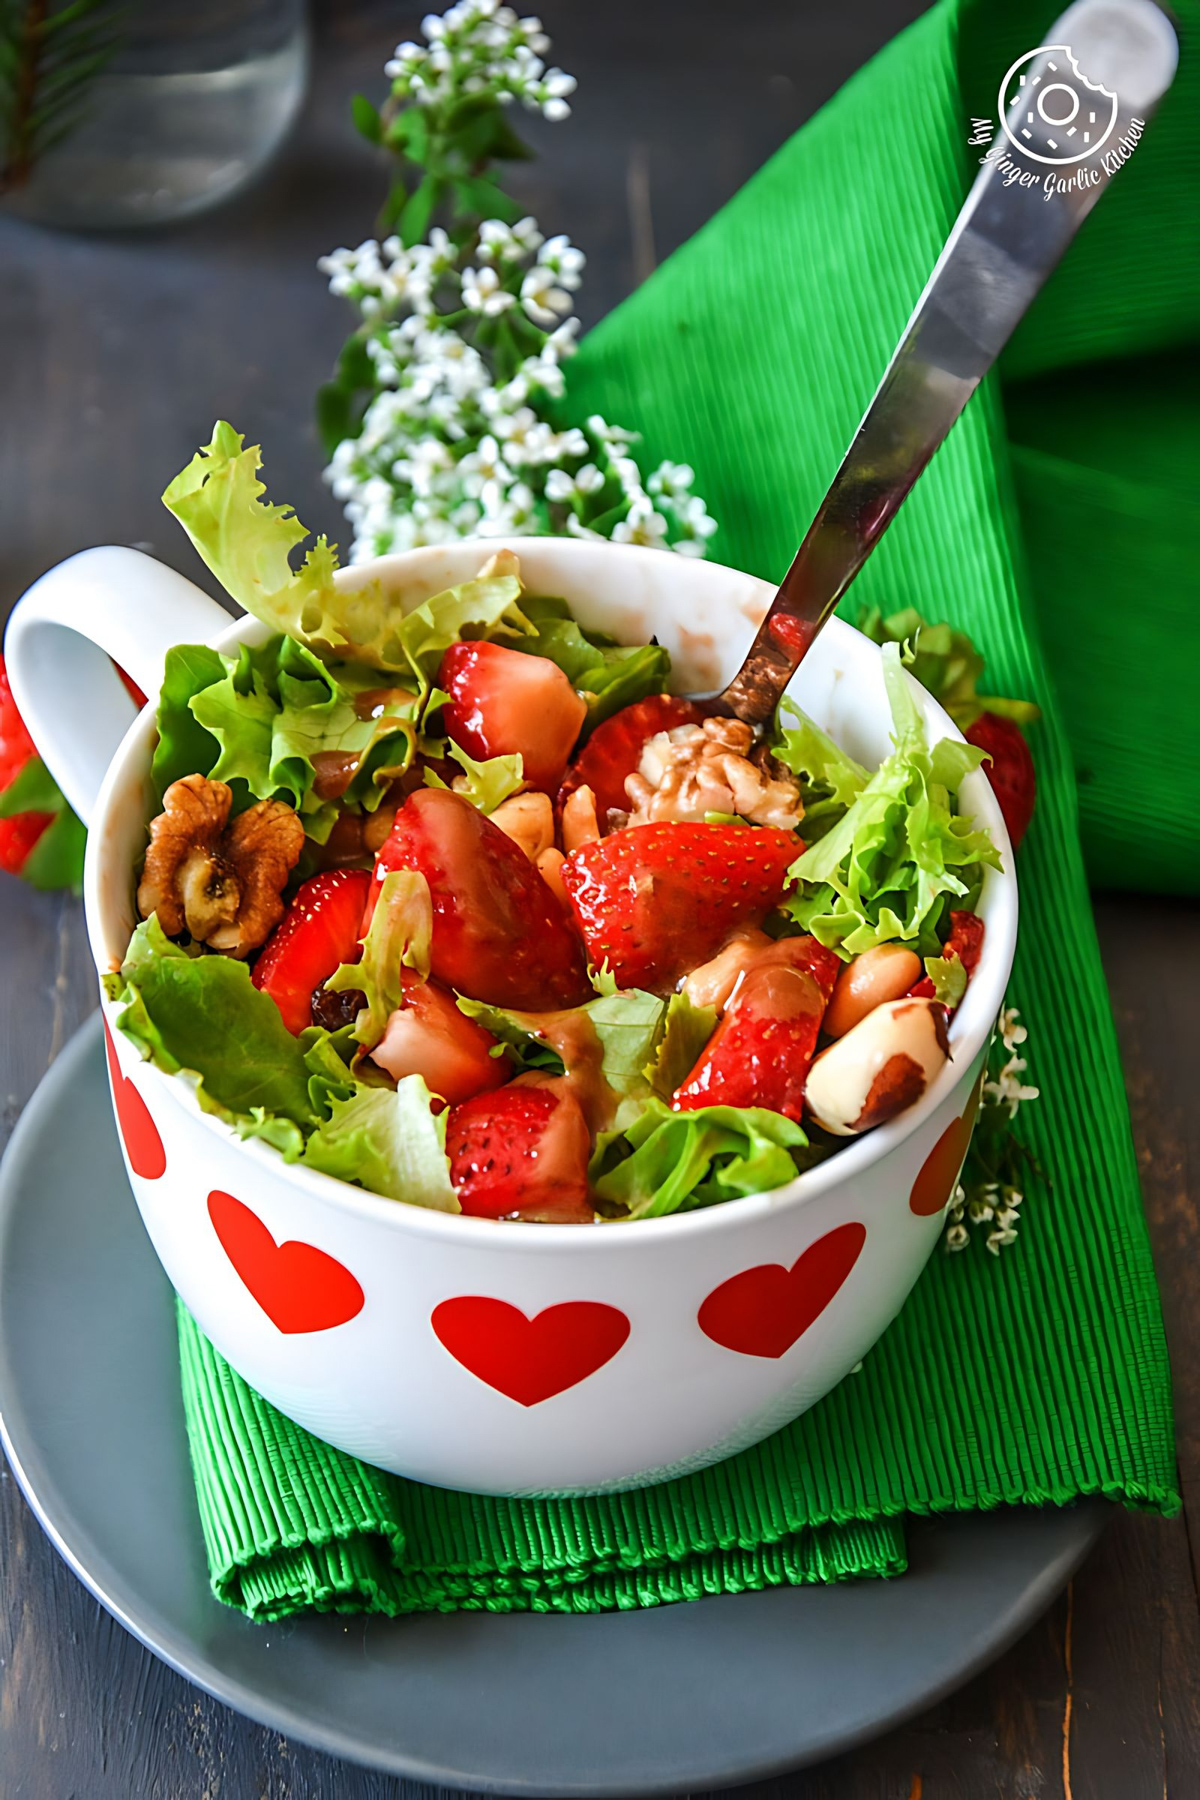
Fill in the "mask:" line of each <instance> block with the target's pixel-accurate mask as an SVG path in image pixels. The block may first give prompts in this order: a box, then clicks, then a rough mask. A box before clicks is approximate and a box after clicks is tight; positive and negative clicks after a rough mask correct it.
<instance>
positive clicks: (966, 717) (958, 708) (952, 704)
mask: <svg viewBox="0 0 1200 1800" xmlns="http://www.w3.org/2000/svg"><path fill="white" fill-rule="evenodd" d="M858 629H859V630H860V631H861V632H862V633H863V634H864V636H866V637H869V638H870V639H871V640H872V642H873V643H876V644H902V645H904V646H905V647H906V651H907V655H906V657H905V660H906V662H907V664H908V668H909V670H910V672H911V673H912V674H913V675H914V676H915V677H916V679H917V680H918V681H919V682H920V683H921V686H922V687H923V688H927V689H928V691H929V692H930V693H931V694H932V695H933V697H934V699H935V700H937V701H939V702H940V703H941V705H942V706H944V707H945V709H946V711H947V712H948V713H949V714H950V717H951V718H952V719H953V720H954V723H955V724H956V725H957V726H958V729H959V730H960V731H969V730H970V728H971V726H972V725H973V724H974V723H975V721H976V719H977V718H978V717H979V715H980V713H984V712H993V713H999V714H1000V715H1001V716H1002V717H1004V718H1006V719H1012V720H1014V721H1015V723H1016V724H1018V725H1028V724H1030V723H1031V722H1032V721H1033V720H1034V719H1037V718H1040V717H1041V713H1040V710H1039V708H1038V707H1036V706H1035V705H1034V704H1033V702H1032V701H1031V700H1011V699H1006V698H1005V697H1004V696H1003V695H1001V694H980V693H977V692H976V687H977V685H978V682H979V679H980V677H981V676H982V674H983V657H982V656H981V655H980V653H979V651H978V650H977V649H976V648H975V645H974V644H973V643H972V641H971V639H970V638H969V637H968V636H967V633H966V632H965V631H955V630H954V628H953V626H951V625H947V624H945V623H944V622H943V623H942V624H940V625H931V624H930V623H929V621H928V620H927V619H925V618H923V617H922V616H921V614H920V613H919V612H918V611H917V609H916V607H914V606H909V607H905V608H904V609H903V611H901V612H894V613H889V614H887V615H886V616H885V615H884V614H883V613H881V612H880V610H879V608H878V607H877V606H872V607H868V608H866V609H865V610H864V611H863V612H862V613H861V614H860V616H859V621H858Z"/></svg>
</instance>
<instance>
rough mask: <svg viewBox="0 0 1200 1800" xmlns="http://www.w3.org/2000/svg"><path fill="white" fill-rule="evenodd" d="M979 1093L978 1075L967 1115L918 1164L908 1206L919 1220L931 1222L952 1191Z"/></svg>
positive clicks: (980, 1078) (951, 1127)
mask: <svg viewBox="0 0 1200 1800" xmlns="http://www.w3.org/2000/svg"><path fill="white" fill-rule="evenodd" d="M982 1092H983V1076H982V1075H980V1077H979V1080H978V1081H977V1082H976V1083H975V1092H974V1093H973V1094H972V1095H971V1098H970V1099H969V1100H968V1101H967V1110H966V1112H965V1113H964V1114H963V1115H962V1118H961V1119H955V1120H953V1121H952V1123H951V1124H949V1125H947V1127H946V1129H945V1131H943V1133H942V1135H941V1137H940V1138H939V1139H938V1141H937V1143H936V1144H935V1145H934V1146H933V1149H932V1150H931V1151H930V1152H929V1155H928V1156H927V1157H926V1158H925V1161H924V1162H923V1163H922V1164H921V1168H920V1172H919V1173H918V1175H917V1179H916V1180H915V1181H914V1182H913V1184H912V1193H911V1194H910V1195H909V1196H908V1204H909V1207H910V1209H911V1210H912V1211H913V1212H915V1213H916V1215H917V1217H918V1218H919V1219H930V1218H932V1217H933V1215H934V1213H940V1212H941V1210H942V1208H943V1207H944V1206H945V1205H946V1202H947V1201H948V1200H949V1198H950V1196H951V1194H952V1193H953V1192H954V1184H955V1182H956V1181H957V1180H958V1177H959V1175H960V1173H961V1171H962V1166H963V1159H964V1158H965V1156H966V1154H967V1145H968V1144H969V1143H970V1142H971V1133H972V1131H973V1130H974V1129H975V1114H976V1113H977V1112H978V1111H979V1096H980V1094H981V1093H982Z"/></svg>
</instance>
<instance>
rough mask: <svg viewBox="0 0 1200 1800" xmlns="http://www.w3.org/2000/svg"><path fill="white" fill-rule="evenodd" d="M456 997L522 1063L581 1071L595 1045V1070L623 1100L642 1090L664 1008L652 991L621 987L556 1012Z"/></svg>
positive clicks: (644, 1085) (467, 1013)
mask: <svg viewBox="0 0 1200 1800" xmlns="http://www.w3.org/2000/svg"><path fill="white" fill-rule="evenodd" d="M455 998H456V999H457V1001H458V1005H459V1009H460V1011H462V1012H465V1013H466V1015H467V1017H468V1018H471V1019H477V1020H478V1021H479V1023H480V1024H481V1025H482V1026H483V1027H484V1028H485V1030H487V1031H490V1032H491V1033H492V1035H493V1037H496V1038H499V1040H500V1042H501V1043H502V1044H506V1045H508V1046H509V1048H510V1049H512V1050H514V1051H515V1052H516V1055H517V1059H518V1061H519V1062H520V1063H521V1065H522V1067H524V1068H539V1069H542V1070H543V1071H544V1072H545V1071H552V1072H553V1073H555V1074H559V1073H566V1074H568V1075H570V1074H573V1073H575V1072H576V1071H577V1070H580V1071H582V1069H583V1068H584V1066H585V1063H584V1060H583V1059H585V1058H586V1059H588V1060H590V1056H591V1054H592V1052H593V1046H598V1048H599V1057H600V1075H601V1077H602V1079H603V1080H604V1081H605V1082H606V1083H607V1085H608V1087H609V1088H610V1089H611V1090H612V1092H613V1093H614V1094H615V1095H616V1096H618V1097H619V1098H622V1099H624V1098H625V1097H627V1096H628V1095H631V1094H637V1093H640V1092H643V1091H645V1090H646V1082H645V1078H644V1076H643V1073H642V1071H643V1070H644V1068H645V1066H646V1064H647V1062H648V1061H649V1059H650V1056H651V1053H652V1051H653V1048H654V1044H655V1040H656V1039H657V1036H658V1032H659V1027H660V1024H661V1021H662V1016H663V1012H664V1006H663V1002H662V1001H661V1000H660V999H659V998H658V997H657V995H655V994H646V993H643V992H642V990H641V989H640V988H623V989H622V990H621V991H620V992H619V993H612V994H601V995H599V996H598V997H597V998H596V999H595V1000H589V1001H588V1002H587V1004H586V1005H584V1006H577V1007H572V1008H569V1009H567V1010H565V1011H563V1012H558V1013H533V1012H512V1011H509V1010H507V1009H506V1008H504V1007H500V1006H489V1005H488V1004H487V1003H486V1002H485V1001H482V1000H470V999H468V998H467V997H466V996H465V995H463V994H458V995H456V996H455ZM584 1023H586V1029H585V1030H583V1031H582V1032H581V1031H580V1026H581V1024H584ZM573 1052H575V1053H576V1057H575V1060H573ZM556 1065H557V1066H556Z"/></svg>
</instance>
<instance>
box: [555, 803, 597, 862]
mask: <svg viewBox="0 0 1200 1800" xmlns="http://www.w3.org/2000/svg"><path fill="white" fill-rule="evenodd" d="M599 836H600V825H599V822H598V820H597V818H596V796H595V794H593V792H592V790H591V788H590V787H587V786H584V787H577V788H576V789H575V792H574V793H573V794H571V795H570V796H569V798H568V799H567V801H566V802H565V804H564V806H563V809H562V840H563V849H564V850H565V851H566V853H567V855H568V856H570V854H571V852H572V851H573V850H582V849H583V846H584V845H585V844H594V843H595V841H596V839H597V838H598V837H599Z"/></svg>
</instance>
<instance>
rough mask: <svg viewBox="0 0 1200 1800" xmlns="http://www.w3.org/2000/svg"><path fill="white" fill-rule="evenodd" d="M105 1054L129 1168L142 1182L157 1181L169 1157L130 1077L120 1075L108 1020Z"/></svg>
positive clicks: (164, 1169)
mask: <svg viewBox="0 0 1200 1800" xmlns="http://www.w3.org/2000/svg"><path fill="white" fill-rule="evenodd" d="M104 1054H105V1056H106V1057H107V1059H108V1079H109V1080H110V1081H111V1083H112V1095H113V1105H114V1106H115V1108H116V1112H117V1125H118V1126H119V1128H120V1132H121V1140H122V1142H123V1143H124V1145H125V1154H126V1156H128V1158H129V1166H130V1168H131V1169H132V1170H133V1172H134V1174H135V1175H140V1176H141V1178H142V1180H143V1181H157V1180H158V1178H159V1176H160V1175H162V1174H164V1173H165V1171H166V1167H167V1153H166V1151H165V1150H164V1149H163V1141H162V1139H161V1137H159V1135H158V1126H157V1125H156V1124H155V1123H154V1120H153V1119H152V1118H151V1117H150V1108H149V1107H148V1106H147V1105H146V1102H145V1101H144V1100H143V1099H142V1096H141V1095H140V1094H139V1093H138V1091H137V1088H136V1087H135V1086H134V1085H133V1082H132V1081H130V1079H129V1077H128V1075H122V1073H121V1065H120V1063H119V1062H118V1061H117V1046H116V1045H115V1044H114V1043H113V1040H112V1032H111V1031H110V1030H109V1029H108V1020H107V1019H105V1021H104Z"/></svg>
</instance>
